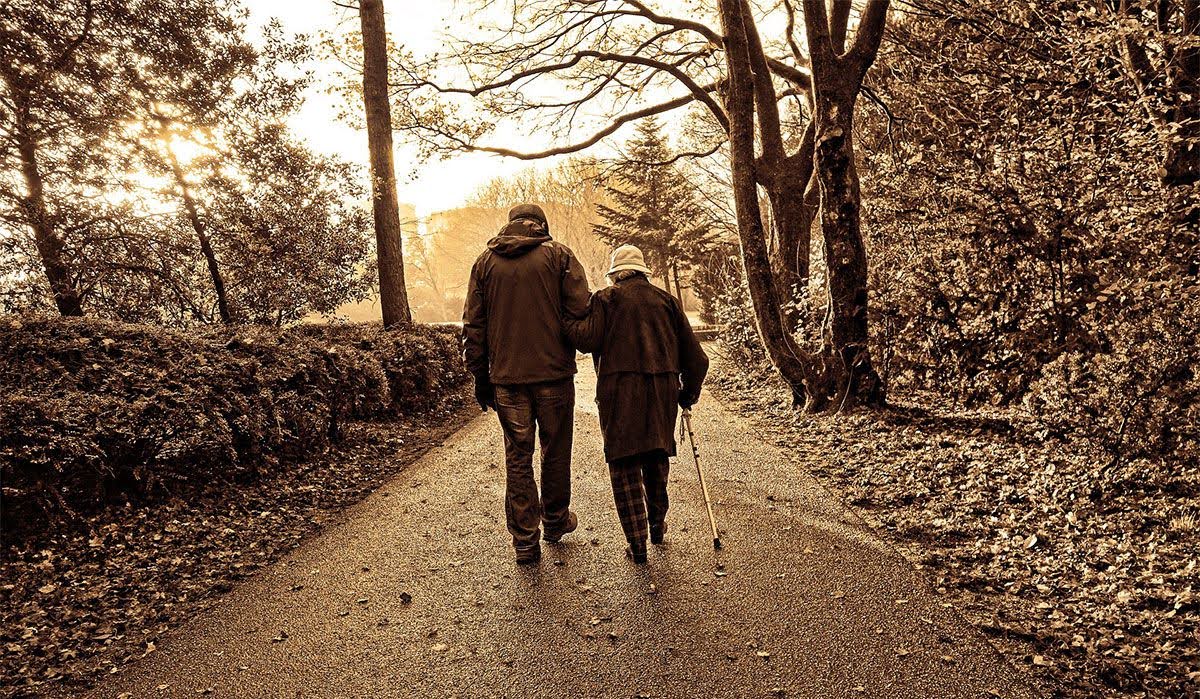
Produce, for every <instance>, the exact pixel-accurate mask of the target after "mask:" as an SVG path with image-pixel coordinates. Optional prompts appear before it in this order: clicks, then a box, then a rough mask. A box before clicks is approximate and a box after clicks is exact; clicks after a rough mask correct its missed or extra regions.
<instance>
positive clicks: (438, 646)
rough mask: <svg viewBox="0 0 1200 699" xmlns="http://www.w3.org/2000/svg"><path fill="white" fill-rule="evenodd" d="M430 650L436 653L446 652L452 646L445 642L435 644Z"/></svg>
mask: <svg viewBox="0 0 1200 699" xmlns="http://www.w3.org/2000/svg"><path fill="white" fill-rule="evenodd" d="M430 650H432V651H433V652H435V653H445V652H446V651H448V650H450V646H448V645H446V644H445V643H438V644H435V645H434V646H433V648H431V649H430Z"/></svg>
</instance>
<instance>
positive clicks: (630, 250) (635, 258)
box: [608, 245, 650, 274]
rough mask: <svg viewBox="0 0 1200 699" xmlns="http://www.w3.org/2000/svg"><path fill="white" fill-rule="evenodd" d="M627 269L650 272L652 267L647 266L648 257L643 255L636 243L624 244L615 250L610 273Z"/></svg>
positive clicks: (609, 268) (609, 269)
mask: <svg viewBox="0 0 1200 699" xmlns="http://www.w3.org/2000/svg"><path fill="white" fill-rule="evenodd" d="M627 269H628V270H632V271H634V272H644V273H646V274H650V268H649V267H647V266H646V258H645V257H644V256H643V255H642V251H641V250H640V249H638V247H637V246H635V245H622V246H621V247H619V248H617V249H616V250H613V254H612V264H611V265H609V267H608V274H613V273H615V272H621V271H624V270H627Z"/></svg>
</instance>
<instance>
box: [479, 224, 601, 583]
mask: <svg viewBox="0 0 1200 699" xmlns="http://www.w3.org/2000/svg"><path fill="white" fill-rule="evenodd" d="M508 219H509V222H508V224H507V225H506V226H505V227H504V229H503V230H501V231H500V234H499V235H497V236H496V237H495V238H492V239H491V240H490V241H488V244H487V250H486V251H484V253H483V254H482V255H480V256H479V259H477V260H476V261H475V265H474V266H473V267H472V268H471V278H470V281H469V283H468V286H467V300H466V305H465V308H464V310H463V355H464V358H465V359H466V363H467V368H468V369H469V370H470V371H471V373H472V374H473V375H474V377H475V398H476V399H477V400H478V401H479V405H480V407H482V408H483V410H484V411H485V412H486V411H487V409H488V408H489V407H490V408H493V409H495V411H496V414H497V415H498V416H499V418H500V427H501V429H502V430H503V432H504V461H505V471H506V479H505V480H506V485H505V493H504V511H505V515H506V519H507V524H508V531H509V533H510V534H512V542H513V547H514V548H515V549H516V557H517V562H518V563H536V562H537V561H538V560H540V559H541V544H540V542H539V525H541V526H542V527H543V528H544V530H545V533H544V536H545V539H546V540H547V541H549V542H557V541H559V540H560V539H561V538H562V536H563V535H564V534H568V533H570V532H572V531H575V528H576V527H577V526H578V519H577V518H576V516H575V513H574V512H571V510H570V504H571V441H572V436H573V429H574V418H575V372H576V367H575V349H574V348H573V347H572V346H571V344H570V343H569V342H568V340H567V337H566V334H565V333H564V329H563V323H562V318H563V317H581V316H582V315H583V314H584V313H585V312H586V310H587V304H588V285H587V277H586V275H585V274H584V272H583V267H582V266H581V265H580V264H579V261H578V260H576V259H575V255H574V254H573V253H572V252H571V249H570V248H568V247H567V246H565V245H563V244H562V243H559V242H557V241H555V240H554V239H552V238H551V237H550V228H549V225H548V223H547V221H546V214H545V212H543V211H542V209H541V207H539V206H536V205H532V204H523V205H520V206H516V207H513V209H512V210H511V211H509V212H508ZM535 431H536V436H537V438H538V440H539V442H540V443H541V447H542V469H541V492H540V493H539V491H538V484H537V482H536V481H535V479H534V474H533V446H534V436H535Z"/></svg>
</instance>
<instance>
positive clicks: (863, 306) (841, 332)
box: [814, 86, 883, 406]
mask: <svg viewBox="0 0 1200 699" xmlns="http://www.w3.org/2000/svg"><path fill="white" fill-rule="evenodd" d="M841 87H843V90H836V89H835V90H821V89H820V88H818V91H817V109H816V113H815V115H814V119H815V120H816V122H817V137H816V138H817V142H816V171H817V181H818V182H819V183H820V187H821V232H822V236H823V238H824V241H825V245H824V252H825V265H826V267H827V270H828V275H829V283H828V288H829V299H828V304H829V305H828V314H829V315H828V318H829V320H828V333H829V335H828V339H829V342H830V345H831V349H832V352H833V354H834V356H835V357H836V359H837V360H838V361H840V363H841V367H840V369H841V370H840V371H839V372H838V382H839V384H840V385H839V386H838V387H837V389H838V392H837V393H836V398H835V400H836V401H837V402H838V403H839V404H840V405H842V406H854V405H859V404H865V405H875V404H878V403H879V402H880V401H881V400H882V397H883V393H882V385H881V383H880V381H879V376H878V374H876V373H875V369H874V367H873V366H872V364H871V353H870V349H869V348H868V345H867V342H868V335H867V300H868V294H867V253H866V249H865V247H864V246H863V240H862V231H861V229H860V222H861V216H860V195H859V183H858V171H857V168H855V166H854V145H853V143H854V142H853V133H854V97H855V93H856V92H857V90H855V91H854V92H851V93H850V94H849V95H847V94H846V90H845V86H841Z"/></svg>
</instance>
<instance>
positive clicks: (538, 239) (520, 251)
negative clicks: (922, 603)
mask: <svg viewBox="0 0 1200 699" xmlns="http://www.w3.org/2000/svg"><path fill="white" fill-rule="evenodd" d="M549 240H552V238H551V237H550V234H549V233H547V232H546V226H545V224H543V223H541V222H540V221H536V220H532V219H527V218H518V219H516V220H514V221H509V223H508V225H506V226H505V227H504V228H503V229H501V231H500V234H499V235H497V236H496V237H495V238H492V239H491V240H489V241H488V244H487V246H488V250H491V251H492V252H494V253H496V254H497V255H501V256H503V257H520V256H521V255H524V254H525V253H527V252H529V251H530V250H532V249H534V248H536V247H537V246H539V245H541V244H542V243H545V242H547V241H549Z"/></svg>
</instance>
